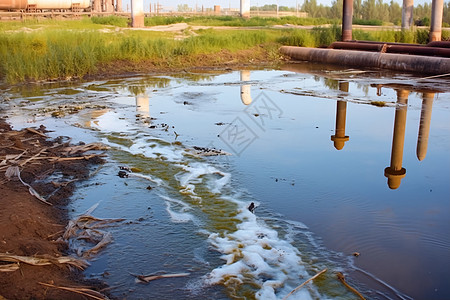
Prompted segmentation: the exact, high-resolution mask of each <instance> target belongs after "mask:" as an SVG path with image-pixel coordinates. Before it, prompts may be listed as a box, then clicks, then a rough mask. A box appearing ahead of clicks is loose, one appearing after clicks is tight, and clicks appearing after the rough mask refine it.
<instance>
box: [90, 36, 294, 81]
mask: <svg viewBox="0 0 450 300" xmlns="http://www.w3.org/2000/svg"><path fill="white" fill-rule="evenodd" d="M278 48H279V45H277V44H270V45H267V44H266V45H264V46H263V45H260V46H257V47H253V48H252V49H245V50H239V51H235V52H231V51H228V50H221V51H220V52H218V53H214V54H198V55H195V56H190V57H175V58H174V59H172V60H170V61H166V62H164V63H162V62H155V61H151V60H146V61H128V60H127V61H122V60H116V61H112V62H109V63H104V64H101V65H99V66H98V68H97V70H96V71H95V72H93V73H91V74H89V75H87V76H85V78H84V79H86V80H94V79H104V78H111V77H116V76H118V77H124V76H135V75H139V74H164V75H167V74H170V73H179V72H204V71H215V70H221V71H223V70H242V69H255V68H265V67H271V68H276V67H277V66H278V65H279V64H280V63H282V62H285V61H287V59H285V58H284V57H283V56H282V55H281V54H280V53H279V52H278Z"/></svg>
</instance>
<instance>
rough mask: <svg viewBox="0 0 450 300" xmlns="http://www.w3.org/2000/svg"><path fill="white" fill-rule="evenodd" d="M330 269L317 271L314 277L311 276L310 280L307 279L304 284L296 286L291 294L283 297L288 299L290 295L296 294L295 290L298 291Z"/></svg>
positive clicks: (284, 299)
mask: <svg viewBox="0 0 450 300" xmlns="http://www.w3.org/2000/svg"><path fill="white" fill-rule="evenodd" d="M327 270H328V269H327V268H325V269H323V270H322V271H320V272H319V273H317V274H316V275H314V276H313V277H311V278H309V279H308V280H306V281H305V282H303V283H302V284H300V285H299V286H298V287H296V288H295V289H293V290H292V291H291V292H290V293H289V294H287V295H286V297H284V298H283V300H286V299H287V298H288V297H289V296H291V295H292V294H294V293H295V292H297V291H298V290H299V289H301V288H302V287H304V286H305V284H307V283H308V282H310V281H312V280H314V279H316V278H317V277H319V276H320V275H321V274H323V273H325V272H326V271H327Z"/></svg>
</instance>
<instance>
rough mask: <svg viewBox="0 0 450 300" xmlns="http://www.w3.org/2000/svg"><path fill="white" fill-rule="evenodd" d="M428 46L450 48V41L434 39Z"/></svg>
mask: <svg viewBox="0 0 450 300" xmlns="http://www.w3.org/2000/svg"><path fill="white" fill-rule="evenodd" d="M427 46H428V47H439V48H450V42H445V41H434V42H429V43H428V44H427Z"/></svg>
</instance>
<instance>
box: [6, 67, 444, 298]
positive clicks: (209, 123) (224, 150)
mask: <svg viewBox="0 0 450 300" xmlns="http://www.w3.org/2000/svg"><path fill="white" fill-rule="evenodd" d="M323 70H326V71H323ZM3 90H4V93H3V95H4V96H3V98H4V99H3V100H2V101H1V104H0V105H1V106H0V107H1V114H2V115H3V116H8V119H7V120H8V122H10V123H11V124H12V125H13V126H14V128H15V129H18V128H22V127H32V126H40V125H44V126H46V128H47V129H48V130H51V132H49V133H48V134H49V135H50V136H52V137H58V136H64V137H67V138H70V139H71V140H72V143H78V142H80V141H83V142H85V143H91V142H101V143H102V144H104V145H106V146H108V147H109V149H108V150H107V151H106V154H107V158H106V162H105V164H104V165H102V166H101V167H100V168H99V169H96V170H92V173H93V175H92V176H91V177H90V178H89V179H88V180H86V181H83V182H78V184H77V189H76V191H75V194H74V195H73V196H72V199H71V203H70V204H69V210H70V214H71V217H73V218H76V217H77V216H79V215H81V214H83V213H84V212H85V211H86V210H88V209H89V208H90V207H92V206H93V205H95V204H97V207H96V209H95V213H94V215H95V216H98V217H99V218H108V219H123V221H122V222H117V223H114V224H111V226H109V227H108V229H107V230H108V232H109V233H110V235H111V238H112V242H111V243H109V244H108V245H107V246H106V247H104V248H103V249H102V250H101V251H99V252H98V253H97V254H96V255H95V256H94V257H92V258H91V259H90V260H89V262H90V267H89V268H87V270H86V271H85V274H86V276H87V277H88V278H97V279H100V280H102V281H105V282H106V283H107V284H108V285H109V287H110V290H109V292H110V294H111V295H112V296H114V297H117V298H120V299H199V298H206V299H284V298H285V299H360V296H359V295H358V293H360V294H361V295H362V296H363V297H364V298H366V299H446V298H448V297H450V287H449V286H448V280H449V279H450V273H449V271H448V270H450V261H449V260H448V253H449V251H450V241H449V239H448V236H450V228H449V226H448V223H449V220H450V210H449V207H450V205H449V204H450V203H449V201H450V200H449V199H450V197H449V196H450V187H449V185H448V182H450V181H449V180H450V155H448V154H449V152H450V124H449V122H448V120H449V117H450V88H449V85H448V80H447V81H446V80H445V79H438V80H427V79H423V78H419V77H417V76H413V75H410V74H394V73H383V72H380V71H362V70H353V69H351V70H349V69H339V68H335V69H332V68H327V69H324V68H323V66H314V65H308V64H295V65H286V66H283V67H282V68H281V69H279V70H252V71H249V70H242V71H229V72H215V73H183V74H170V75H167V76H162V75H148V76H138V77H131V78H121V79H114V80H102V81H90V82H81V83H75V84H74V83H58V84H55V83H53V84H48V85H46V84H41V85H35V86H26V87H25V86H23V87H21V86H14V87H4V88H3ZM6 98H7V99H6ZM74 248H76V245H74ZM71 251H72V252H73V255H76V249H71ZM324 270H326V271H324ZM319 273H320V274H319ZM316 274H319V275H317V276H316V277H315V278H314V279H313V280H310V281H309V282H308V283H306V284H304V285H303V286H301V287H299V286H300V285H301V284H302V283H304V282H305V281H307V280H309V279H311V278H312V277H313V276H315V275H316ZM340 274H342V275H343V276H345V279H344V282H345V284H344V282H343V281H341V280H339V278H338V275H340ZM177 275H178V276H177ZM149 278H150V279H149ZM144 279H145V280H144ZM153 279H154V280H153ZM349 286H350V287H352V288H353V289H354V290H353V289H351V288H349ZM297 287H299V288H298V289H296V288H297ZM294 289H295V290H294ZM355 290H356V292H355Z"/></svg>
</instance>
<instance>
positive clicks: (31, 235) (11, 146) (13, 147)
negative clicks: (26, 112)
mask: <svg viewBox="0 0 450 300" xmlns="http://www.w3.org/2000/svg"><path fill="white" fill-rule="evenodd" d="M70 146H71V145H70V144H69V143H68V142H65V140H64V139H56V140H50V139H48V138H47V137H46V136H45V128H43V127H41V128H34V129H24V130H21V131H14V130H12V129H11V128H10V126H9V125H8V124H7V123H6V122H5V121H4V120H2V119H0V194H1V196H0V207H1V209H0V299H4V298H6V299H87V298H86V297H84V296H81V295H79V294H76V293H73V292H69V291H63V290H59V289H55V288H50V287H46V286H44V285H42V284H40V282H41V283H47V284H52V285H55V286H64V287H74V286H78V287H79V286H88V287H92V288H94V289H96V290H99V289H101V288H103V287H102V284H101V283H99V282H93V281H86V280H84V278H83V275H82V271H81V270H78V269H74V268H72V270H70V269H69V268H68V267H67V266H65V265H63V264H60V265H56V264H50V265H46V266H33V265H30V264H26V263H19V264H11V262H5V260H4V259H1V258H2V255H3V257H4V256H7V255H20V256H28V257H39V258H43V257H46V258H49V257H53V258H58V257H61V256H65V255H67V254H68V249H67V244H66V243H64V242H62V241H61V239H59V238H61V236H62V234H63V232H64V228H65V226H66V224H67V222H68V218H67V216H68V215H67V209H66V205H67V201H68V197H69V196H70V195H71V194H72V191H73V189H74V187H75V182H76V181H79V180H83V179H86V178H87V177H88V176H89V172H90V171H91V170H92V167H93V166H95V165H98V164H100V163H102V159H101V158H100V157H99V155H96V154H95V155H90V156H88V154H89V153H87V152H83V151H78V152H72V153H70V152H69V151H68V149H73V147H72V148H70ZM77 157H78V158H77ZM80 157H84V158H81V159H80ZM14 166H17V167H19V168H18V169H19V170H20V177H21V179H22V181H23V182H25V183H28V184H30V185H31V186H32V187H33V188H34V189H35V191H37V193H38V194H39V195H40V196H42V197H44V198H45V199H46V200H47V201H48V202H50V203H51V204H52V205H48V204H45V203H43V202H41V201H40V200H38V198H37V197H36V196H33V195H31V194H30V192H29V189H28V187H26V186H25V185H24V184H23V183H22V182H21V181H20V180H19V178H18V177H17V176H13V177H11V178H8V177H7V176H6V175H5V173H6V170H8V169H10V170H12V168H14ZM50 176H52V180H50V179H49V178H50ZM14 265H15V266H18V269H17V270H14V271H8V272H5V271H2V270H4V269H5V268H6V267H7V266H14ZM2 267H3V269H2Z"/></svg>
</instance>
